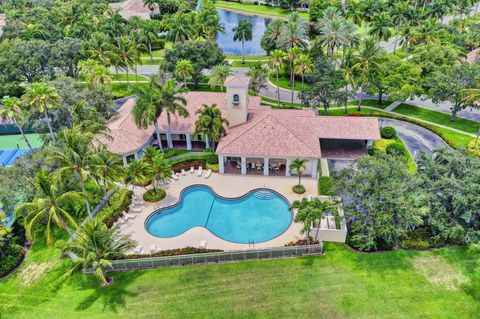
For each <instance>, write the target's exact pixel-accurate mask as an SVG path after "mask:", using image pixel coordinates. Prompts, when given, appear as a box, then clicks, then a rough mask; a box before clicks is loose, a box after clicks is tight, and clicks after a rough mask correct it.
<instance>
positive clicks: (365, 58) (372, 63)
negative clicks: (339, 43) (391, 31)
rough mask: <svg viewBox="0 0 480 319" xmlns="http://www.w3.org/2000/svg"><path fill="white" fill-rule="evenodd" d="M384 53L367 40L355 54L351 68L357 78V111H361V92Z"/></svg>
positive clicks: (372, 40)
mask: <svg viewBox="0 0 480 319" xmlns="http://www.w3.org/2000/svg"><path fill="white" fill-rule="evenodd" d="M384 55H385V52H384V51H383V49H381V48H380V47H379V46H378V45H377V43H376V42H375V40H374V39H372V38H369V39H367V40H366V41H364V45H363V48H362V49H361V50H360V51H359V52H358V53H357V57H356V59H357V63H356V64H355V65H354V66H353V67H352V68H353V71H354V72H355V74H356V77H357V83H359V85H360V95H359V97H358V110H359V111H360V110H361V106H362V101H363V92H364V89H365V86H366V84H367V82H368V81H369V79H370V76H371V75H372V73H373V72H374V71H375V70H376V69H378V68H379V67H380V63H381V60H382V59H383V58H384Z"/></svg>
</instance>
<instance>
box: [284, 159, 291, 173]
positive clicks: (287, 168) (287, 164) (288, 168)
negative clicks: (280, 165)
mask: <svg viewBox="0 0 480 319" xmlns="http://www.w3.org/2000/svg"><path fill="white" fill-rule="evenodd" d="M290 164H292V160H291V159H289V158H287V163H286V166H287V167H286V169H285V176H290Z"/></svg>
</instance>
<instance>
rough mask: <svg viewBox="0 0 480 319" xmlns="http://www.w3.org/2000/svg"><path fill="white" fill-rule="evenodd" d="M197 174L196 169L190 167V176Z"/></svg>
mask: <svg viewBox="0 0 480 319" xmlns="http://www.w3.org/2000/svg"><path fill="white" fill-rule="evenodd" d="M194 172H195V167H193V166H192V167H190V174H193V173H194Z"/></svg>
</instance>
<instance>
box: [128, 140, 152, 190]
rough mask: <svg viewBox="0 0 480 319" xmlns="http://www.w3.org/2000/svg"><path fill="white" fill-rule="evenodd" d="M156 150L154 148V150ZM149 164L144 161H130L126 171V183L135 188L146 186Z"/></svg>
mask: <svg viewBox="0 0 480 319" xmlns="http://www.w3.org/2000/svg"><path fill="white" fill-rule="evenodd" d="M152 149H154V148H152ZM147 167H148V166H147V163H146V162H145V161H144V160H140V161H137V160H132V161H130V163H129V165H128V167H127V169H126V171H125V182H126V183H128V184H132V185H133V187H134V188H135V186H136V185H141V186H143V185H145V184H146V182H147V176H146V175H145V174H146V172H147Z"/></svg>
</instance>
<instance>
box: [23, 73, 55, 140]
mask: <svg viewBox="0 0 480 319" xmlns="http://www.w3.org/2000/svg"><path fill="white" fill-rule="evenodd" d="M22 100H23V101H24V103H25V104H26V105H28V106H29V107H30V108H31V109H33V110H35V111H38V112H40V113H43V114H44V115H45V122H47V126H48V130H49V131H50V135H51V137H52V141H53V142H55V134H54V133H53V128H52V123H51V122H50V117H49V116H48V110H49V109H54V108H56V107H57V105H58V104H59V102H60V96H59V95H58V93H57V90H56V89H55V88H54V87H53V86H50V85H48V84H47V83H45V82H36V83H31V84H29V85H27V87H26V88H25V93H24V94H23V96H22Z"/></svg>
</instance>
